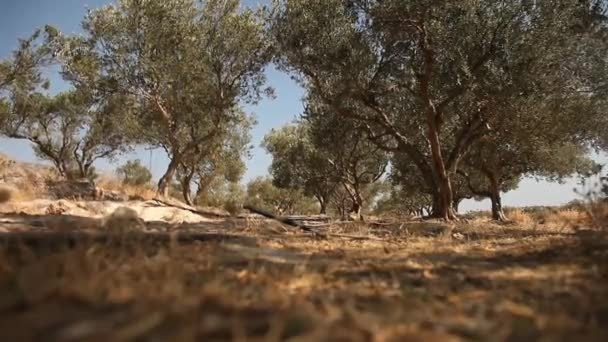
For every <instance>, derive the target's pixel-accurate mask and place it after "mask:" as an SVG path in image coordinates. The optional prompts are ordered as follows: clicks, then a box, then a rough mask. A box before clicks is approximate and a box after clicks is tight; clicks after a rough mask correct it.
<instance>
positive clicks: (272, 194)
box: [246, 177, 319, 215]
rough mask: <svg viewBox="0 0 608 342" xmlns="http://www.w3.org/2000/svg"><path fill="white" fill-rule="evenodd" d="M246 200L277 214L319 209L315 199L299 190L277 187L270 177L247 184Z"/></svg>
mask: <svg viewBox="0 0 608 342" xmlns="http://www.w3.org/2000/svg"><path fill="white" fill-rule="evenodd" d="M246 202H247V203H248V204H250V205H253V206H256V207H259V208H262V209H266V210H268V211H271V212H274V213H276V214H278V215H285V214H290V215H291V214H312V213H316V212H318V210H319V208H318V206H317V205H316V203H315V200H314V199H312V198H310V197H307V196H305V195H304V194H303V192H302V191H301V190H299V189H282V188H277V187H276V186H274V185H273V184H272V180H271V179H270V178H263V177H258V178H256V179H254V180H252V181H251V182H249V184H247V199H246Z"/></svg>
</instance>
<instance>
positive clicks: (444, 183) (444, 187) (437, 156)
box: [429, 124, 456, 221]
mask: <svg viewBox="0 0 608 342" xmlns="http://www.w3.org/2000/svg"><path fill="white" fill-rule="evenodd" d="M429 126H430V127H429V141H430V145H431V158H432V160H433V171H434V174H435V178H436V179H437V184H438V185H439V186H438V189H434V190H435V191H436V196H433V202H436V203H433V216H434V217H436V218H440V219H443V220H446V221H451V220H455V219H456V213H455V212H454V209H453V208H452V204H453V200H452V184H451V182H450V177H449V174H448V173H447V170H446V168H445V164H444V162H443V156H442V154H441V144H440V140H439V132H438V131H437V129H436V127H435V125H432V124H429Z"/></svg>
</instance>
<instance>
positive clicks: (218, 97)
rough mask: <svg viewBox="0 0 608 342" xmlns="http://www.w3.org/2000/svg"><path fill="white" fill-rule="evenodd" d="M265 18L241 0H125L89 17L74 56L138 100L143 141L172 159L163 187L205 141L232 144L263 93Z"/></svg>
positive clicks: (108, 88) (111, 87) (110, 86)
mask: <svg viewBox="0 0 608 342" xmlns="http://www.w3.org/2000/svg"><path fill="white" fill-rule="evenodd" d="M263 26H264V23H263V21H262V20H261V19H260V16H258V15H257V14H256V13H255V12H254V11H252V10H249V9H243V8H240V7H239V1H238V0H227V1H226V0H209V1H204V2H199V1H194V0H150V1H139V0H119V1H117V3H116V4H113V5H109V6H105V7H103V8H100V9H97V10H94V11H92V12H90V14H89V15H88V16H87V17H86V18H85V20H84V24H83V27H84V32H85V34H84V37H82V38H80V37H74V38H73V39H72V42H71V44H72V45H74V46H79V48H78V49H75V51H74V53H73V54H72V56H71V58H73V59H90V60H91V61H93V62H94V64H95V65H96V66H97V67H98V68H99V69H100V70H101V72H100V73H99V75H101V76H100V78H101V81H102V82H101V83H102V84H104V85H105V87H104V88H103V91H104V92H105V93H112V94H121V95H124V96H127V97H129V98H130V99H132V100H133V101H134V103H135V105H134V106H133V108H134V109H135V111H136V114H137V121H138V123H139V127H140V129H139V131H138V135H139V138H140V140H141V142H142V143H147V144H150V145H152V146H155V147H156V146H158V147H161V148H163V149H164V150H165V151H166V152H167V154H168V156H169V159H170V162H169V165H168V167H167V170H166V172H165V174H164V175H163V176H162V177H161V178H160V180H159V183H158V191H159V193H161V194H167V191H168V187H169V184H171V182H172V181H173V180H174V176H175V173H176V172H177V170H178V168H179V167H180V165H182V164H183V162H184V159H187V158H190V156H192V155H197V156H200V153H201V150H197V149H198V148H200V147H204V148H205V149H207V150H208V151H210V153H213V152H214V151H216V148H215V147H216V146H221V145H222V144H224V142H225V140H224V136H223V133H224V130H225V128H226V127H231V124H232V123H233V122H235V121H238V120H240V119H241V111H240V110H239V106H240V105H241V104H242V103H255V102H256V101H257V100H259V98H260V96H261V95H262V93H263V89H262V87H263V85H264V83H265V76H264V73H263V70H264V67H265V65H266V64H267V62H268V60H269V58H270V56H271V52H272V51H271V49H270V42H269V40H268V39H266V38H265V37H264V35H263V31H264V28H263ZM83 81H86V79H85V80H83ZM204 159H206V158H204Z"/></svg>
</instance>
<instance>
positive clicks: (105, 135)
mask: <svg viewBox="0 0 608 342" xmlns="http://www.w3.org/2000/svg"><path fill="white" fill-rule="evenodd" d="M11 93H12V96H11V102H10V106H9V109H8V113H6V115H4V116H3V120H2V126H1V128H0V130H1V132H2V134H3V135H5V136H6V137H9V138H15V139H25V140H28V141H30V142H31V143H32V144H33V146H34V151H35V153H36V155H37V156H38V157H40V158H42V159H44V160H48V161H50V162H52V163H53V165H54V166H55V168H56V169H57V171H58V172H59V174H60V175H62V176H63V177H66V178H68V179H72V178H90V177H91V175H92V173H93V172H92V170H93V164H94V162H95V161H97V160H99V159H102V158H112V157H114V156H116V155H117V154H118V153H121V152H124V151H126V150H127V149H128V147H129V142H128V138H127V135H126V134H125V133H124V131H123V127H125V121H126V120H124V119H125V118H126V115H124V112H123V108H128V105H125V103H124V101H122V99H118V98H105V99H95V98H93V97H92V96H91V95H90V93H88V92H86V91H83V90H81V89H76V90H71V91H67V92H64V93H61V94H59V95H57V96H55V97H48V96H45V95H43V94H41V93H36V92H34V93H29V94H28V93H23V92H22V91H21V89H13V90H11Z"/></svg>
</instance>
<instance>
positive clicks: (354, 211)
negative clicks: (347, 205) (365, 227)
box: [350, 201, 363, 221]
mask: <svg viewBox="0 0 608 342" xmlns="http://www.w3.org/2000/svg"><path fill="white" fill-rule="evenodd" d="M350 214H351V217H353V216H354V217H355V218H356V220H360V221H363V215H362V214H361V204H360V203H357V201H353V205H352V207H351V209H350Z"/></svg>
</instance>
